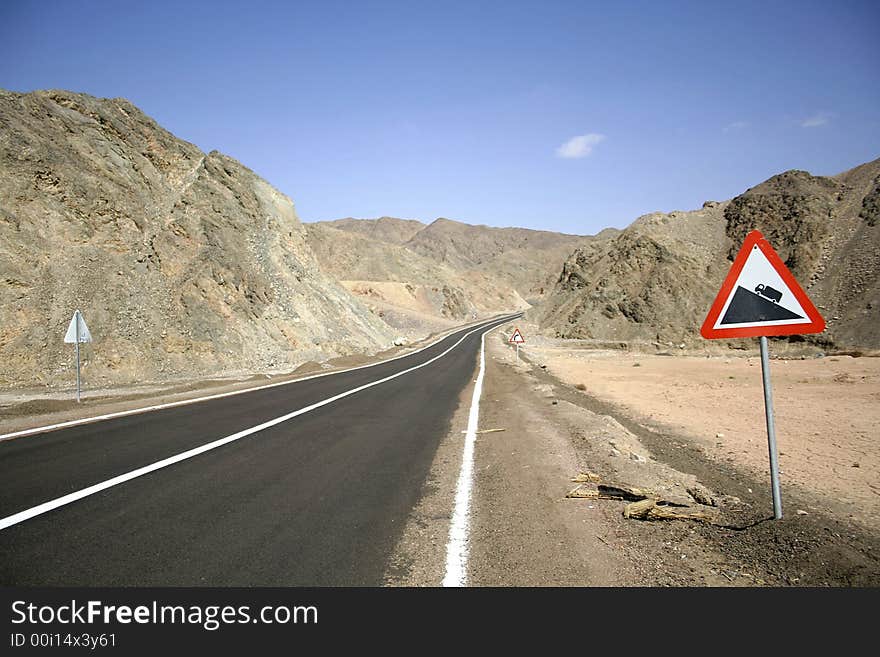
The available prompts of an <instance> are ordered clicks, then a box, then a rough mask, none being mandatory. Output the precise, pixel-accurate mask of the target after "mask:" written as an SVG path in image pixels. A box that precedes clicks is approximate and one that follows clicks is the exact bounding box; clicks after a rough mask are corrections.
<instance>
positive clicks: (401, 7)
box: [0, 0, 880, 234]
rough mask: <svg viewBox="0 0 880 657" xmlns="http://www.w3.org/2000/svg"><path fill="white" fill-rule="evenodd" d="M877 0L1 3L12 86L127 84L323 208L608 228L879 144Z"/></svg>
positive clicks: (195, 138)
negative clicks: (835, 0) (747, 0)
mask: <svg viewBox="0 0 880 657" xmlns="http://www.w3.org/2000/svg"><path fill="white" fill-rule="evenodd" d="M878 33H880V3H877V2H846V1H837V2H809V1H806V0H802V1H799V2H782V1H773V2H766V1H764V2H740V1H737V2H712V1H703V2H606V3H591V2H586V1H581V2H550V1H547V0H544V1H540V2H516V1H515V0H509V1H507V2H476V1H472V2H462V3H457V2H450V1H447V0H444V1H443V2H416V1H411V2H401V3H372V2H332V1H321V2H314V3H305V2H283V3H282V2H278V3H272V2H246V3H245V2H238V3H233V2H218V1H215V2H204V3H195V2H193V3H186V2H163V1H153V2H141V3H134V2H119V1H118V0H117V1H115V2H74V1H71V2H48V1H44V2H36V1H31V2H21V1H15V0H12V1H10V0H7V1H6V2H3V3H0V87H3V88H5V89H11V90H14V91H30V90H34V89H46V88H63V89H69V90H72V91H81V92H86V93H89V94H93V95H96V96H103V97H117V96H122V97H125V98H128V99H129V100H131V101H132V102H133V103H135V104H136V105H138V106H139V107H140V108H141V109H143V110H144V111H145V112H146V113H147V114H149V115H151V116H152V117H154V118H155V119H156V120H157V121H158V122H159V123H160V124H161V125H163V126H164V127H166V128H167V129H169V130H170V131H171V132H173V133H174V134H176V135H177V136H178V137H180V138H182V139H186V140H187V141H190V142H193V143H195V144H197V145H198V146H199V147H200V148H202V149H203V150H206V151H208V150H213V149H217V150H220V151H222V152H223V153H226V154H228V155H231V156H232V157H235V158H237V159H238V160H240V161H241V162H242V163H244V164H245V165H246V166H248V167H250V168H251V169H253V170H254V171H256V172H257V173H259V174H260V175H262V176H263V177H265V178H266V179H267V180H268V181H269V182H271V183H272V184H273V185H275V186H276V187H277V188H279V189H280V190H281V191H283V192H285V193H286V194H288V195H289V196H290V197H291V198H292V199H293V200H294V202H295V203H296V206H297V211H298V213H299V215H300V216H301V218H303V220H306V221H312V220H319V219H334V218H339V217H345V216H356V217H377V216H381V215H391V216H398V217H407V218H416V219H421V220H423V221H431V220H433V219H434V218H436V217H439V216H444V217H449V218H452V219H458V220H461V221H466V222H469V223H482V224H488V225H494V226H510V225H516V226H525V227H530V228H542V229H550V230H559V231H564V232H570V233H579V234H590V233H595V232H597V231H599V230H601V229H602V228H603V227H606V226H617V227H622V226H625V225H627V224H629V223H630V222H631V221H633V220H634V219H635V218H636V217H637V216H639V215H641V214H644V213H646V212H651V211H655V210H662V211H670V210H675V209H682V210H687V209H693V208H696V207H699V206H700V205H701V204H702V202H703V201H705V200H707V199H716V200H720V199H724V198H730V197H732V196H734V195H736V194H738V193H740V192H742V191H745V189H746V188H748V187H751V186H754V185H755V184H757V183H759V182H761V181H762V180H764V179H766V178H768V177H769V176H771V175H773V174H775V173H778V172H780V171H783V170H786V169H791V168H797V169H806V170H808V171H810V172H812V173H814V174H819V175H832V174H835V173H839V172H841V171H844V170H846V169H848V168H851V167H853V166H855V165H857V164H861V163H863V162H866V161H869V160H872V159H875V158H877V157H880V39H878V38H877V34H878Z"/></svg>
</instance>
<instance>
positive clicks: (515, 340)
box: [508, 329, 526, 344]
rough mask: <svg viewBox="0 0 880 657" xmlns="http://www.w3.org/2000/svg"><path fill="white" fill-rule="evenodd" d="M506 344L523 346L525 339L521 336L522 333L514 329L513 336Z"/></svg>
mask: <svg viewBox="0 0 880 657" xmlns="http://www.w3.org/2000/svg"><path fill="white" fill-rule="evenodd" d="M508 342H509V343H511V344H525V343H526V339H525V338H524V337H523V336H522V333H520V332H519V329H514V330H513V335H511V336H510V339H509V340H508Z"/></svg>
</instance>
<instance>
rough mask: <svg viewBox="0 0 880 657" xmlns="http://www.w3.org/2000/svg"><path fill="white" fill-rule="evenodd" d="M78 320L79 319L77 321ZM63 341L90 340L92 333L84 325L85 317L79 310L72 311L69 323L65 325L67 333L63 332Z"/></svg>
mask: <svg viewBox="0 0 880 657" xmlns="http://www.w3.org/2000/svg"><path fill="white" fill-rule="evenodd" d="M77 320H79V321H77ZM64 341H65V342H91V341H92V334H91V333H89V327H88V326H86V318H85V317H83V315H82V313H81V312H80V311H78V310H77V311H76V312H74V313H73V317H72V318H71V320H70V324H69V325H68V327H67V333H65V334H64Z"/></svg>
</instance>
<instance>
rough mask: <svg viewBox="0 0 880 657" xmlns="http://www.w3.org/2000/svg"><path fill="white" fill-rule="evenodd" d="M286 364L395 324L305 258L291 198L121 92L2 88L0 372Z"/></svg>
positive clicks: (143, 373)
mask: <svg viewBox="0 0 880 657" xmlns="http://www.w3.org/2000/svg"><path fill="white" fill-rule="evenodd" d="M76 308H79V309H81V310H82V311H83V313H84V316H85V318H86V321H87V322H88V325H89V327H90V328H91V332H92V335H93V336H94V338H95V340H96V342H95V343H94V344H93V345H91V346H89V347H88V348H86V350H85V358H86V364H85V369H84V371H85V373H86V377H87V378H88V379H89V380H90V381H91V382H92V383H96V382H97V383H101V382H113V383H123V382H131V381H142V380H154V379H160V378H161V379H169V378H175V377H183V376H207V375H219V374H230V373H238V372H254V371H261V370H262V371H265V370H270V369H289V368H292V367H294V366H296V365H297V364H299V363H302V362H305V361H309V360H323V359H326V358H329V357H333V356H338V355H345V354H351V353H372V352H376V351H378V350H381V349H384V348H387V347H388V346H390V344H391V342H392V340H393V339H394V334H393V332H392V330H391V329H390V328H389V327H388V325H387V324H385V323H384V322H383V321H382V320H381V319H380V318H379V317H377V316H376V315H374V314H373V313H370V312H369V311H368V310H367V309H366V308H365V307H364V306H363V304H361V303H360V301H359V300H358V299H357V298H355V297H354V296H353V295H352V294H351V293H349V292H348V291H347V290H346V289H345V288H344V287H342V286H340V285H339V284H337V283H336V282H335V281H334V280H333V279H332V278H331V277H330V276H328V275H327V274H326V273H324V272H323V271H322V270H321V269H320V267H319V266H318V264H317V261H316V260H315V257H314V254H313V253H312V250H311V248H310V247H309V244H308V241H307V239H306V232H305V230H304V228H303V226H302V224H301V223H300V221H299V219H298V218H297V215H296V211H295V208H294V205H293V203H292V201H291V200H290V199H289V198H287V197H286V196H284V195H283V194H281V193H280V192H278V191H277V190H276V189H274V188H273V187H272V186H271V185H269V183H267V182H266V181H265V180H262V179H261V178H260V177H258V176H257V175H255V174H254V173H253V172H252V171H250V170H249V169H247V168H246V167H244V166H243V165H241V164H240V163H239V162H236V161H235V160H233V159H232V158H229V157H226V156H224V155H222V154H220V153H218V152H216V151H214V152H211V153H208V154H205V153H203V152H202V151H200V150H199V149H198V148H197V147H196V146H194V145H192V144H189V143H187V142H185V141H182V140H180V139H178V138H176V137H175V136H174V135H172V134H171V133H169V132H168V131H166V130H164V129H163V128H161V127H160V126H159V125H157V124H156V122H155V121H153V120H152V119H151V118H149V117H148V116H146V115H145V114H144V113H142V112H141V111H140V110H139V109H138V108H136V107H135V106H133V105H132V104H131V103H129V102H128V101H126V100H123V99H119V98H117V99H98V98H93V97H90V96H87V95H84V94H75V93H69V92H65V91H38V92H33V93H28V94H19V93H12V92H8V91H0V360H2V362H3V367H2V368H0V384H2V385H5V386H22V385H37V384H48V383H59V382H61V381H62V380H63V381H64V383H65V384H69V380H70V371H71V358H72V349H71V347H70V345H65V344H64V343H63V342H62V338H63V336H64V332H65V329H66V328H67V324H68V322H69V321H70V317H71V315H72V313H73V311H74V309H76Z"/></svg>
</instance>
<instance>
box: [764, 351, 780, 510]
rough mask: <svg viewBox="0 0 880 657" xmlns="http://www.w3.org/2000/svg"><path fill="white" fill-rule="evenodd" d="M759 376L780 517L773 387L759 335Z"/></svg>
mask: <svg viewBox="0 0 880 657" xmlns="http://www.w3.org/2000/svg"><path fill="white" fill-rule="evenodd" d="M760 342H761V378H762V379H763V380H764V414H765V415H766V416H767V442H768V444H769V447H770V486H771V488H772V489H773V517H774V518H776V519H777V520H781V519H782V493H781V492H780V490H779V455H778V454H777V450H776V426H775V425H774V423H773V389H772V387H771V386H770V355H769V354H768V350H767V338H766V337H765V336H763V335H762V336H761V338H760Z"/></svg>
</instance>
